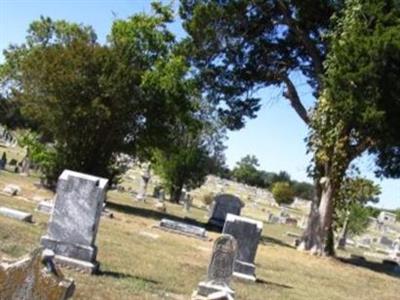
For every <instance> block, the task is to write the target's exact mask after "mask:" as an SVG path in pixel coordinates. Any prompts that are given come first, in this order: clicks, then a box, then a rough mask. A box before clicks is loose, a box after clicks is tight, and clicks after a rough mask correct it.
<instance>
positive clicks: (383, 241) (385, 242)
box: [379, 236, 393, 248]
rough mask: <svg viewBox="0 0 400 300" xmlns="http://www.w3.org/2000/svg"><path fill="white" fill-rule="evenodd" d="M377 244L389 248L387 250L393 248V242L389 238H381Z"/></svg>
mask: <svg viewBox="0 0 400 300" xmlns="http://www.w3.org/2000/svg"><path fill="white" fill-rule="evenodd" d="M379 243H380V244H381V245H383V246H385V247H389V248H391V247H392V246H393V241H392V240H391V239H390V238H388V237H387V236H382V237H381V238H380V239H379Z"/></svg>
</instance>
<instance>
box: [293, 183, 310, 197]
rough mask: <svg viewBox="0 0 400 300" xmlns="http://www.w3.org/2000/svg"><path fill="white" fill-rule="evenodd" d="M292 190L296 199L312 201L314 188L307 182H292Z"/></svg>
mask: <svg viewBox="0 0 400 300" xmlns="http://www.w3.org/2000/svg"><path fill="white" fill-rule="evenodd" d="M292 188H293V192H294V195H295V196H296V197H299V198H302V199H307V200H313V199H314V186H313V185H312V184H310V183H308V182H299V181H292Z"/></svg>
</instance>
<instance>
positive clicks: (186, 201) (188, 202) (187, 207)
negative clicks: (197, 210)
mask: <svg viewBox="0 0 400 300" xmlns="http://www.w3.org/2000/svg"><path fill="white" fill-rule="evenodd" d="M192 201H193V198H192V196H191V195H190V194H188V193H187V194H186V197H185V199H184V202H183V209H184V210H185V211H186V212H190V208H191V207H192Z"/></svg>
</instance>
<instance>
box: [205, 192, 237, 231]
mask: <svg viewBox="0 0 400 300" xmlns="http://www.w3.org/2000/svg"><path fill="white" fill-rule="evenodd" d="M243 206H244V204H243V202H242V201H241V200H240V199H239V198H238V197H236V196H233V195H231V194H221V195H217V196H215V198H214V201H213V202H212V204H211V209H210V215H209V220H208V223H209V224H211V225H214V226H217V227H219V228H222V227H223V226H224V223H225V219H226V215H227V214H228V213H229V214H233V215H238V216H239V215H240V212H241V210H242V207H243Z"/></svg>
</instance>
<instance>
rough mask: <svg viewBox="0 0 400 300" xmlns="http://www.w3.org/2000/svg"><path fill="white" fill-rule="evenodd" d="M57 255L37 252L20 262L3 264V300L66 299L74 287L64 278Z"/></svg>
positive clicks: (0, 286)
mask: <svg viewBox="0 0 400 300" xmlns="http://www.w3.org/2000/svg"><path fill="white" fill-rule="evenodd" d="M53 258H54V253H52V252H51V251H50V252H49V251H43V249H40V248H39V249H37V250H35V251H34V252H32V254H31V255H29V256H26V257H24V258H22V259H20V260H18V261H12V262H0V299H2V300H3V299H4V300H6V299H10V300H42V299H43V300H65V299H68V298H70V297H72V294H73V293H74V289H75V285H74V282H73V281H72V280H71V279H66V278H64V276H63V274H62V273H61V271H60V270H59V269H58V268H57V266H56V265H55V264H54V261H53Z"/></svg>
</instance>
